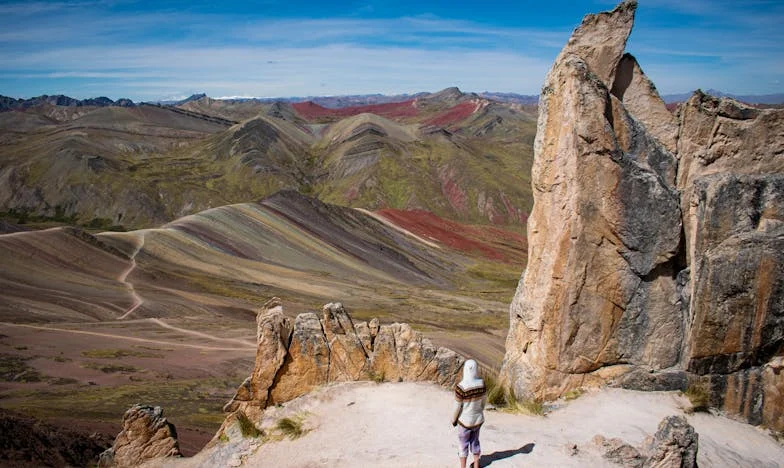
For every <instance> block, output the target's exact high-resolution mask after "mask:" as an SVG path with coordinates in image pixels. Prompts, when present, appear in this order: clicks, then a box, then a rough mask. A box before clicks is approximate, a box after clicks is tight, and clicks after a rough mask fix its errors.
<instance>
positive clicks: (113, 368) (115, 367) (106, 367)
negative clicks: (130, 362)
mask: <svg viewBox="0 0 784 468" xmlns="http://www.w3.org/2000/svg"><path fill="white" fill-rule="evenodd" d="M82 367H84V368H86V369H94V370H98V371H101V372H103V373H104V374H114V373H116V372H139V370H140V369H138V368H136V367H134V366H126V365H122V364H100V363H97V362H84V363H82Z"/></svg>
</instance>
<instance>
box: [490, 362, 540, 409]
mask: <svg viewBox="0 0 784 468" xmlns="http://www.w3.org/2000/svg"><path fill="white" fill-rule="evenodd" d="M483 378H484V381H485V386H486V387H487V401H488V403H490V404H491V405H493V406H495V407H496V408H499V409H502V410H504V411H506V412H509V413H522V414H528V415H531V416H544V414H545V406H544V404H543V403H542V401H541V400H538V399H528V398H519V397H518V396H517V395H516V394H515V392H514V389H511V388H506V387H505V386H503V385H502V384H500V383H499V382H498V375H497V373H493V372H488V373H487V374H486V375H485V376H484V377H483Z"/></svg>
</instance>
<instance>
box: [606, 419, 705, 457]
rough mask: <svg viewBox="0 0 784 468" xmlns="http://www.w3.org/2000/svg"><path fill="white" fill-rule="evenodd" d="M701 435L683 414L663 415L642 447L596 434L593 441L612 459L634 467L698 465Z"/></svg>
mask: <svg viewBox="0 0 784 468" xmlns="http://www.w3.org/2000/svg"><path fill="white" fill-rule="evenodd" d="M698 442H699V436H698V434H697V433H696V432H695V431H694V427H692V426H691V425H690V424H689V423H688V421H686V418H684V417H683V416H668V417H666V418H664V419H663V420H662V421H661V422H660V423H659V427H658V429H657V431H656V434H654V435H653V436H652V437H648V438H646V439H645V441H644V442H643V444H642V446H641V447H634V446H632V445H630V444H628V443H626V442H624V441H623V440H621V439H618V438H613V439H607V438H605V437H604V436H601V435H597V436H595V437H594V438H593V443H594V444H595V445H596V446H597V447H598V448H599V450H600V452H601V454H602V456H603V457H604V458H605V459H606V460H608V461H609V462H611V463H615V464H617V465H621V466H626V467H635V468H697V448H698Z"/></svg>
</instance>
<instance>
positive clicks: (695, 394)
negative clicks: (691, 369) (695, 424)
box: [683, 384, 710, 413]
mask: <svg viewBox="0 0 784 468" xmlns="http://www.w3.org/2000/svg"><path fill="white" fill-rule="evenodd" d="M683 395H684V396H685V397H686V398H688V399H689V401H690V402H691V408H690V409H689V412H692V413H696V412H700V411H708V408H710V393H709V392H708V389H707V388H705V386H704V385H701V384H692V385H689V387H688V388H687V389H686V391H684V392H683Z"/></svg>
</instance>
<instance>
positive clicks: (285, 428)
mask: <svg viewBox="0 0 784 468" xmlns="http://www.w3.org/2000/svg"><path fill="white" fill-rule="evenodd" d="M304 422H305V415H303V414H300V415H297V416H294V417H291V418H281V419H279V420H278V422H277V423H276V424H275V427H276V428H277V429H278V430H279V431H280V432H281V434H283V435H284V436H286V437H289V438H290V439H297V438H299V437H302V435H304V434H305V432H306V431H305V429H304V428H303V427H302V424H303V423H304Z"/></svg>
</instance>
